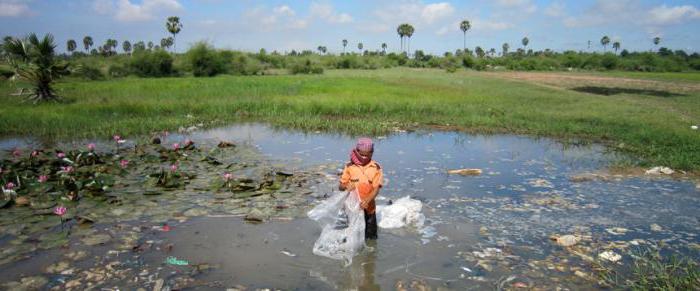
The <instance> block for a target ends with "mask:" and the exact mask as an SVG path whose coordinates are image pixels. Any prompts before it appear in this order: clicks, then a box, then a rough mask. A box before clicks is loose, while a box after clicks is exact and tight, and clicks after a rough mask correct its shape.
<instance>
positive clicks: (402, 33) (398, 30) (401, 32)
mask: <svg viewBox="0 0 700 291" xmlns="http://www.w3.org/2000/svg"><path fill="white" fill-rule="evenodd" d="M404 25H405V24H399V26H398V27H396V33H398V34H399V38H400V39H401V51H404V50H403V37H404V36H406V28H405V27H404Z"/></svg>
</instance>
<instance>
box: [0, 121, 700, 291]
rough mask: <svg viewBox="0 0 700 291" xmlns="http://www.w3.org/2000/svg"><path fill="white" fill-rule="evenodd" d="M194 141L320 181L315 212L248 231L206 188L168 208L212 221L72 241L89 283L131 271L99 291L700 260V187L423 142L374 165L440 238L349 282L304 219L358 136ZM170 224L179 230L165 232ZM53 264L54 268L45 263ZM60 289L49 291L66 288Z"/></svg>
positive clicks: (374, 260) (295, 201)
mask: <svg viewBox="0 0 700 291" xmlns="http://www.w3.org/2000/svg"><path fill="white" fill-rule="evenodd" d="M186 137H188V138H191V139H192V140H195V141H196V142H197V143H199V144H204V145H213V144H216V143H218V141H220V140H231V141H236V142H239V143H241V144H244V145H246V146H249V147H251V148H253V149H256V150H257V151H259V152H260V153H262V154H263V155H264V156H265V159H264V160H265V161H262V160H259V159H256V163H260V164H264V163H269V164H270V165H272V166H274V167H283V168H285V169H286V170H287V171H292V172H309V173H310V172H313V173H317V175H316V176H314V177H316V178H315V179H312V180H313V181H312V182H309V184H308V185H310V186H308V187H309V188H311V189H312V191H311V192H313V193H312V194H310V195H309V196H305V197H303V198H298V197H297V196H299V195H298V194H293V193H292V194H290V195H292V196H289V197H290V198H285V197H281V196H280V197H277V198H276V200H275V201H273V202H274V203H277V204H278V205H279V204H280V203H285V201H287V200H286V199H288V201H289V205H290V207H291V209H288V210H284V211H287V212H284V213H283V214H280V213H277V214H275V215H272V219H271V220H270V221H268V222H265V223H262V224H250V223H246V222H244V221H243V219H242V217H241V215H240V214H243V213H245V212H241V211H238V212H235V211H234V212H235V213H233V214H232V212H231V211H230V209H231V208H226V207H224V206H222V205H220V203H218V202H217V203H218V204H217V203H214V202H212V199H211V198H210V197H209V196H202V194H201V193H199V194H198V193H189V192H192V191H191V188H192V187H197V186H200V187H202V185H201V184H200V183H197V182H193V185H192V186H190V187H189V188H186V189H188V190H186V191H184V192H186V193H178V194H174V195H177V196H176V197H178V199H176V200H175V202H172V201H170V202H168V203H169V204H168V205H170V204H177V205H178V206H172V207H173V209H177V210H176V211H175V212H184V211H186V210H188V209H192V208H193V207H192V206H193V205H194V206H196V207H194V208H197V209H200V208H198V207H201V209H203V210H202V213H201V214H200V215H190V216H187V217H182V215H174V214H173V213H170V214H173V215H172V216H173V217H171V218H168V217H163V215H167V214H168V213H167V212H166V213H159V215H160V216H159V219H158V220H153V219H151V218H139V217H147V214H148V213H150V212H149V211H154V210H152V209H149V207H152V206H153V205H158V204H159V203H160V204H165V202H164V201H161V200H153V201H156V202H153V203H156V204H148V203H143V202H141V203H139V205H141V206H139V207H137V208H136V209H139V211H140V212H141V213H142V214H136V215H134V216H130V217H132V219H121V220H118V221H117V222H114V223H104V224H98V225H95V226H94V227H93V230H91V231H94V229H98V232H107V233H110V235H111V236H113V237H114V239H112V241H111V242H109V243H107V244H106V245H105V246H102V247H99V248H95V247H93V248H86V247H84V246H81V245H80V244H79V243H77V242H76V241H77V239H72V240H71V241H72V242H73V243H72V244H71V247H70V248H71V250H73V249H75V250H88V251H89V252H90V253H91V254H93V255H95V256H96V259H94V260H93V261H90V260H89V259H86V260H85V261H80V260H78V261H77V262H76V264H82V266H83V267H81V268H78V269H80V270H86V269H88V267H87V266H89V265H90V263H93V264H95V265H97V264H99V263H102V264H104V263H107V262H111V261H115V262H119V267H115V268H114V269H119V270H128V271H124V272H126V273H127V274H128V276H126V275H125V276H124V278H119V276H115V278H113V279H109V280H106V279H105V280H106V282H105V283H103V285H102V286H103V287H106V286H122V287H123V288H124V287H136V286H143V287H151V286H153V285H154V284H155V282H156V280H157V279H158V278H162V279H165V283H166V285H169V286H171V287H193V288H195V289H212V290H214V289H221V288H226V287H229V288H230V287H235V286H239V287H241V286H245V287H248V288H283V289H305V290H306V289H316V290H325V289H338V288H341V289H349V288H360V289H363V290H364V289H395V288H396V289H400V288H401V287H402V286H403V287H406V288H411V287H412V288H420V287H421V286H430V287H433V288H436V287H442V288H447V289H457V290H464V289H470V288H474V289H493V288H494V287H499V288H510V287H513V286H523V285H525V286H536V287H543V288H544V287H546V288H550V289H553V288H555V287H556V286H560V287H565V288H574V289H581V288H583V289H588V288H595V286H596V283H595V281H596V280H595V279H593V276H594V274H593V272H592V271H591V268H590V265H591V263H590V261H588V260H590V259H591V258H592V259H594V260H596V261H600V259H599V258H598V254H600V253H601V252H603V251H605V250H613V251H615V252H616V253H618V254H620V255H622V260H621V261H620V262H619V263H618V264H614V263H610V262H608V263H604V264H607V265H609V266H617V267H618V268H625V266H629V264H630V262H631V257H630V256H629V252H630V251H631V250H634V249H635V248H641V247H652V246H657V245H659V244H662V245H664V247H662V251H663V253H665V254H672V253H674V254H682V255H685V256H691V257H693V258H695V259H697V258H698V250H697V247H698V246H700V245H699V243H700V238H698V236H697V235H698V233H700V232H699V228H700V223H699V222H700V221H699V216H698V214H697V213H700V212H699V211H698V210H699V209H700V207H699V206H700V203H699V200H700V195H699V194H700V190H698V189H697V188H696V186H695V184H694V183H693V182H692V181H683V180H681V181H679V180H672V179H668V178H651V177H614V176H605V177H606V179H598V180H593V181H586V182H573V181H571V179H570V177H571V176H572V175H577V174H581V173H589V172H598V171H599V170H601V169H604V168H605V166H606V165H607V164H608V163H609V162H610V161H611V160H613V159H615V158H616V157H615V156H614V155H613V154H610V153H607V152H606V150H605V148H604V147H601V146H598V145H588V146H565V145H562V144H561V143H558V142H556V141H553V140H550V139H532V138H529V137H521V136H513V135H490V136H478V135H467V134H462V133H453V132H413V133H397V134H394V135H391V136H388V137H375V138H374V140H375V155H374V158H375V159H376V160H377V161H379V162H380V163H381V165H382V169H383V170H384V175H385V177H386V179H387V181H386V184H385V187H384V188H383V189H382V190H381V193H380V197H379V198H378V199H379V200H378V202H379V204H381V203H386V202H387V201H388V200H391V199H397V198H399V197H403V196H405V195H410V196H411V197H413V198H416V199H419V200H421V201H423V203H424V208H423V211H424V214H425V215H426V217H427V226H428V228H426V229H413V228H406V229H399V230H390V231H389V230H383V229H380V234H379V239H378V240H377V241H376V242H372V243H371V245H370V246H371V248H370V249H366V250H365V251H363V253H361V254H360V255H359V256H358V257H357V258H356V259H355V260H354V262H353V264H352V265H351V266H349V267H344V266H343V265H342V263H341V262H338V261H333V260H330V259H326V258H322V257H318V256H315V255H313V254H312V253H311V248H312V245H313V242H314V241H315V239H316V238H317V237H318V235H319V234H320V228H319V227H318V226H317V225H316V224H315V222H313V221H310V220H308V219H305V218H304V217H303V213H304V212H305V211H306V210H308V209H310V207H311V206H312V205H314V204H315V203H317V202H318V201H319V199H322V197H323V195H328V194H330V193H332V191H333V189H335V188H336V187H337V176H336V174H337V173H339V171H340V170H342V166H343V164H344V163H346V161H347V160H348V154H349V149H350V148H351V147H352V146H353V145H354V142H355V138H354V137H348V136H343V135H332V134H321V133H300V132H291V131H280V130H274V129H271V128H269V127H266V126H262V125H257V124H249V125H236V126H231V127H225V128H219V129H214V130H208V131H201V132H196V133H194V134H192V135H188V136H186ZM183 138H185V136H179V135H171V136H170V137H168V139H169V140H180V139H183ZM80 143H81V142H78V144H80ZM22 144H23V143H22V142H21V140H20V139H15V140H11V141H7V140H6V141H0V147H3V148H6V149H7V148H9V147H10V145H11V146H12V147H15V146H18V145H22ZM25 144H26V143H25ZM459 168H479V169H482V170H483V174H482V175H481V176H468V177H465V176H460V175H449V174H447V173H446V171H447V170H449V169H459ZM295 191H296V190H295ZM194 192H196V191H194ZM292 197H296V198H292ZM268 200H269V199H268ZM268 200H263V199H256V198H251V199H250V200H249V201H248V202H243V203H238V204H237V205H238V206H236V207H239V208H240V207H242V206H241V205H243V206H244V207H252V206H256V205H259V204H265V203H267V204H270V203H273V202H270V201H268ZM223 203H226V202H223ZM232 207H233V206H232ZM234 208H235V207H234ZM195 214H197V213H195ZM163 222H167V223H168V225H169V226H171V227H172V229H171V230H170V231H167V232H166V231H160V230H158V227H159V226H160V225H161V223H163ZM652 225H655V226H652ZM657 226H658V228H657ZM564 234H574V235H576V236H578V237H580V238H582V241H581V242H580V243H579V244H578V245H576V246H574V247H572V248H563V247H560V246H557V245H556V244H555V243H553V242H552V241H551V240H550V237H551V236H556V235H564ZM125 236H126V237H128V236H134V237H135V240H134V241H135V242H138V243H135V242H133V241H132V242H131V245H134V244H137V245H139V246H142V247H141V248H139V249H138V250H129V249H125V248H124V249H123V250H122V251H119V252H117V253H115V252H111V253H110V252H109V251H110V250H114V249H115V248H116V249H119V247H118V243H117V242H115V241H119V242H121V241H122V240H124V239H123V237H125ZM41 253H46V254H47V255H45V256H36V254H41ZM58 253H59V252H58V251H57V250H49V251H35V252H34V253H33V254H34V256H32V257H31V258H29V259H26V260H23V261H20V262H19V263H12V264H8V265H3V266H0V269H3V270H4V271H7V272H2V273H3V275H0V278H1V279H2V280H3V281H10V280H15V281H16V280H18V279H19V278H20V277H23V276H28V275H34V274H39V273H41V272H40V270H42V269H44V268H45V267H46V266H47V265H49V264H52V263H56V262H58V261H60V260H62V259H61V258H60V255H58ZM169 256H173V257H177V258H181V259H185V260H188V261H190V263H191V264H206V265H205V266H206V268H204V269H206V270H198V269H197V268H193V267H191V266H184V267H183V266H170V265H165V264H164V263H163V262H164V260H165V259H166V258H167V257H169ZM63 260H65V259H63ZM144 272H145V274H144ZM44 275H45V274H44ZM65 277H66V279H65V280H70V279H71V278H76V277H77V278H84V277H80V276H76V277H71V275H66V276H65ZM135 277H138V278H139V279H137V280H135V279H134V278H135ZM56 280H57V279H56V278H55V277H53V278H51V280H50V281H51V282H54V284H57V283H56ZM65 280H64V281H65ZM87 281H89V280H83V281H81V282H82V284H86V283H87ZM178 284H179V285H178ZM518 284H520V285H518ZM59 285H60V284H59ZM83 286H84V285H83Z"/></svg>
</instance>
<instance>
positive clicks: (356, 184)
mask: <svg viewBox="0 0 700 291" xmlns="http://www.w3.org/2000/svg"><path fill="white" fill-rule="evenodd" d="M373 153H374V144H373V143H372V140H371V139H369V138H360V139H359V140H358V141H357V145H356V146H355V148H354V149H352V150H351V151H350V162H349V163H347V164H346V165H345V168H344V169H343V175H342V176H341V177H340V185H339V187H338V188H339V189H340V191H345V190H347V191H352V190H354V189H357V192H358V194H359V195H360V207H362V209H364V212H365V239H377V215H376V213H375V211H376V204H375V202H374V198H375V197H377V193H378V192H379V188H381V187H382V179H383V174H382V168H381V167H380V166H379V163H377V162H376V161H374V160H372V154H373Z"/></svg>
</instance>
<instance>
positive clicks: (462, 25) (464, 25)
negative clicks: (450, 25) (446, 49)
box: [459, 19, 472, 49]
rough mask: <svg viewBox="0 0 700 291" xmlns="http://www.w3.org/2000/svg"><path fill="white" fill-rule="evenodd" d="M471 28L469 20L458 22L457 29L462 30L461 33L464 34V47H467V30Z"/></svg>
mask: <svg viewBox="0 0 700 291" xmlns="http://www.w3.org/2000/svg"><path fill="white" fill-rule="evenodd" d="M470 28H472V24H471V23H470V22H469V20H466V19H465V20H462V22H461V23H460V24H459V29H461V30H462V33H463V34H464V49H467V30H469V29H470Z"/></svg>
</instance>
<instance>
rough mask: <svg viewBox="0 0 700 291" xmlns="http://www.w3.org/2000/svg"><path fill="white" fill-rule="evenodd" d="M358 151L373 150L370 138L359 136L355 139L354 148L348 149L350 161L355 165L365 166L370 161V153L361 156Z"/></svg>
mask: <svg viewBox="0 0 700 291" xmlns="http://www.w3.org/2000/svg"><path fill="white" fill-rule="evenodd" d="M360 151H363V152H374V143H372V140H371V139H369V138H366V137H363V138H360V139H358V140H357V145H355V148H354V149H352V150H351V151H350V161H352V163H353V164H355V165H358V166H365V165H367V164H369V162H370V161H372V155H371V154H370V155H369V156H363V155H360V153H359V152H360Z"/></svg>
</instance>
